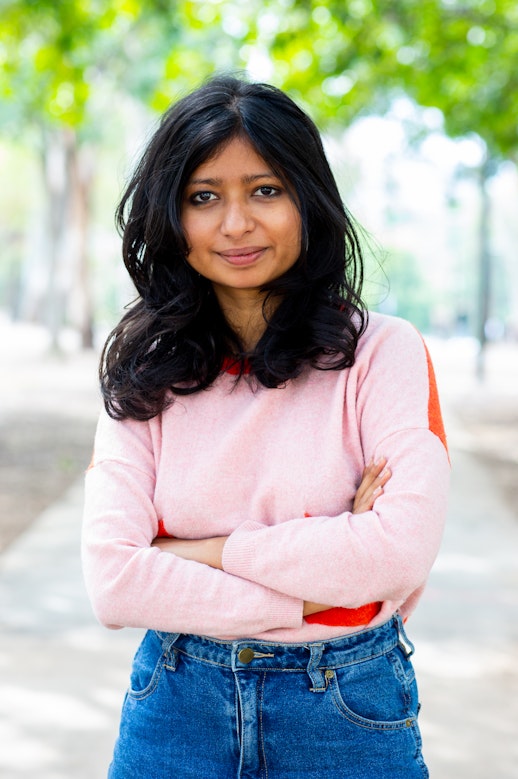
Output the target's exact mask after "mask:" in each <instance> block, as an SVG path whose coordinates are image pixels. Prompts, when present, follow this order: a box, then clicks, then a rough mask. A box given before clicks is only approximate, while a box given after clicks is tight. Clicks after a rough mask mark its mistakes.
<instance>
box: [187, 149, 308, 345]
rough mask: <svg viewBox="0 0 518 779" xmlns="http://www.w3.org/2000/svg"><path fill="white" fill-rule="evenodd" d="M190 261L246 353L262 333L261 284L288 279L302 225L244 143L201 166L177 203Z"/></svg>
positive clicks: (264, 165)
mask: <svg viewBox="0 0 518 779" xmlns="http://www.w3.org/2000/svg"><path fill="white" fill-rule="evenodd" d="M182 225H183V228H184V231H185V234H186V237H187V241H188V244H189V253H188V255H187V258H186V259H187V262H188V263H189V264H190V265H191V266H192V267H193V268H194V270H196V271H197V272H198V273H200V274H201V275H202V276H204V277H205V278H206V279H209V281H211V282H212V285H213V288H214V291H215V293H216V297H217V298H218V302H219V304H220V306H221V309H222V310H223V313H224V314H225V316H226V317H227V319H228V321H229V323H230V324H231V326H232V327H233V329H234V330H235V331H236V333H237V334H238V335H239V336H240V338H241V341H242V342H243V345H244V346H245V348H246V349H252V348H253V347H254V346H255V344H256V343H257V341H258V340H259V338H260V337H261V335H262V333H263V331H264V329H265V321H264V316H263V311H262V305H263V302H264V298H265V293H264V292H261V288H262V287H263V286H264V284H266V283H268V282H270V281H273V280H274V279H276V278H278V277H279V276H281V275H282V274H283V273H285V272H286V271H287V270H289V268H291V267H292V265H293V264H294V263H295V262H296V261H297V259H298V257H299V254H300V249H301V219H300V215H299V212H298V210H297V206H296V204H295V202H294V200H293V198H292V196H291V194H290V192H289V191H288V190H287V189H286V186H285V185H284V184H283V182H282V181H281V180H280V179H279V178H278V177H277V176H276V175H275V174H274V173H273V172H272V170H271V169H270V167H269V165H268V164H267V163H266V162H265V160H264V159H263V158H262V157H260V156H259V155H258V154H257V152H256V151H255V149H254V148H253V146H252V145H251V144H250V143H249V142H248V141H247V140H245V139H243V138H235V139H234V140H232V141H230V142H229V143H228V144H226V145H225V146H224V147H223V148H222V149H221V150H220V151H218V152H217V153H216V154H215V155H214V156H213V157H211V158H210V159H209V160H207V161H206V162H204V163H203V164H202V165H200V166H199V167H198V168H197V169H196V170H195V171H194V173H193V175H192V176H191V178H190V180H189V181H188V183H187V186H186V188H185V192H184V195H183V199H182Z"/></svg>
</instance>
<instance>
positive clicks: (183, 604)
mask: <svg viewBox="0 0 518 779" xmlns="http://www.w3.org/2000/svg"><path fill="white" fill-rule="evenodd" d="M154 493H155V455H154V449H153V442H152V436H151V434H150V430H149V426H148V424H147V423H142V422H133V421H130V422H128V421H126V422H116V421H114V420H112V419H109V418H108V417H107V416H105V415H102V417H101V420H100V423H99V428H98V434H97V437H96V451H95V455H94V459H93V466H92V467H91V468H90V469H89V471H88V473H87V475H86V482H85V509H84V522H83V539H82V556H83V571H84V577H85V581H86V585H87V590H88V593H89V596H90V599H91V602H92V605H93V609H94V612H95V613H96V615H97V617H98V619H99V620H100V621H101V622H102V623H103V624H105V625H107V626H108V627H144V628H151V629H157V630H163V631H168V632H185V633H202V634H206V635H218V636H224V635H229V636H234V635H254V634H256V633H260V632H264V631H267V630H271V629H274V628H280V627H283V628H298V627H300V626H301V624H302V617H303V613H302V612H303V603H302V600H301V599H298V598H293V597H291V596H288V595H285V594H282V593H280V592H276V591H274V590H271V589H270V588H268V587H265V586H263V585H260V584H256V583H254V582H251V581H247V580H245V579H242V578H239V577H237V576H233V575H232V574H229V573H226V572H224V571H222V570H216V569H215V568H213V567H209V566H208V565H202V564H200V563H199V562H193V561H191V560H187V559H181V558H180V557H179V556H178V555H173V554H163V553H161V551H160V549H159V548H157V547H156V546H152V545H151V544H152V541H153V539H154V538H155V536H156V535H157V532H158V517H157V514H156V510H155V506H154Z"/></svg>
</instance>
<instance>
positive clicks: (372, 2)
mask: <svg viewBox="0 0 518 779" xmlns="http://www.w3.org/2000/svg"><path fill="white" fill-rule="evenodd" d="M275 5H276V3H270V4H269V5H268V6H267V7H266V8H265V9H264V11H263V13H264V14H269V13H270V11H271V9H272V8H273V7H274V6H275ZM286 5H287V8H286V11H285V13H284V14H283V15H282V17H281V18H280V19H279V23H278V26H277V28H276V29H275V30H274V31H273V33H272V35H271V42H270V51H271V56H272V58H273V61H274V67H275V72H276V74H277V76H278V80H279V83H280V85H281V86H283V87H284V88H287V89H289V90H291V91H292V92H294V93H298V94H299V95H300V97H301V98H303V99H304V100H305V101H306V102H308V103H310V104H311V106H312V109H313V111H316V112H317V113H318V115H319V116H320V117H321V120H322V121H323V122H325V123H327V124H329V123H336V122H338V123H344V122H350V121H352V119H354V118H356V117H357V116H359V115H361V114H362V113H371V112H373V111H374V112H375V111H383V110H384V109H385V108H386V107H387V105H388V104H389V103H390V100H391V98H393V97H394V96H395V95H397V94H401V93H402V92H404V93H405V94H406V95H409V96H410V97H412V98H413V99H414V100H415V101H416V102H417V103H418V104H420V105H421V106H430V107H432V106H433V107H436V108H438V109H440V111H441V112H442V114H443V117H444V127H445V130H446V132H447V133H448V134H449V135H450V136H452V137H458V136H466V135H470V134H477V135H478V136H479V137H480V138H481V139H482V141H483V143H484V147H485V153H484V155H483V158H482V160H481V163H480V168H479V171H478V181H479V188H480V242H479V258H478V277H479V306H478V311H479V314H478V323H477V336H478V339H479V342H480V346H481V349H480V359H479V364H478V371H479V374H480V375H482V374H483V353H484V347H485V344H486V322H487V319H488V316H489V308H490V295H491V266H490V263H491V250H490V246H489V244H488V229H489V224H490V221H491V215H490V198H489V195H488V189H487V182H488V179H489V178H490V177H491V176H492V175H493V173H494V172H495V170H496V169H497V165H498V161H499V160H502V159H513V160H516V159H517V156H518V127H517V123H516V116H518V70H517V68H516V63H517V62H518V5H517V4H516V3H515V2H514V0H419V1H416V0H352V2H348V3H343V2H341V1H340V0H327V2H325V1H324V0H293V1H292V2H291V3H287V4H286ZM257 24H258V28H260V26H261V16H259V19H258V23H257Z"/></svg>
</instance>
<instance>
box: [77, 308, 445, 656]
mask: <svg viewBox="0 0 518 779" xmlns="http://www.w3.org/2000/svg"><path fill="white" fill-rule="evenodd" d="M382 456H385V457H387V458H388V463H389V466H390V468H391V469H392V472H393V476H392V478H391V479H390V481H389V482H388V484H387V486H386V487H385V492H384V494H383V495H382V496H381V497H379V498H378V499H377V501H376V503H375V505H374V509H373V510H372V511H369V512H365V513H363V514H357V515H353V514H351V513H350V509H351V507H352V501H353V498H354V495H355V492H356V489H357V487H358V485H359V483H360V481H361V473H362V470H363V467H364V464H365V463H366V462H368V461H369V460H370V459H371V458H372V457H374V458H375V459H378V458H380V457H382ZM449 470H450V469H449V461H448V455H447V451H446V445H445V440H444V431H443V428H442V421H441V417H440V410H439V404H438V400H437V394H436V388H435V381H434V377H433V370H432V368H431V364H430V362H429V359H428V355H427V352H426V349H425V346H424V343H423V341H422V339H421V337H420V335H419V334H418V333H417V332H416V330H415V329H414V328H413V327H412V326H411V325H409V324H408V323H406V322H404V321H402V320H399V319H395V318H391V317H386V316H381V315H379V314H371V315H370V324H369V327H368V329H367V332H366V333H365V334H364V335H363V336H362V338H361V339H360V343H359V346H358V349H357V357H356V362H355V364H354V366H353V367H352V368H350V369H346V370H342V371H317V370H309V369H308V370H307V371H306V372H305V373H304V374H303V375H302V376H301V377H299V378H298V379H296V380H293V381H289V382H288V383H287V384H286V386H285V387H283V388H279V389H265V388H264V387H257V386H256V385H251V383H250V382H249V380H248V379H247V378H242V379H240V380H239V381H238V382H237V383H236V377H235V376H232V375H230V374H229V373H222V374H221V375H220V377H219V378H218V379H217V381H216V382H215V383H214V384H213V386H212V387H211V388H210V389H209V390H206V391H202V392H199V393H197V394H195V395H191V396H189V397H179V398H177V399H176V400H175V402H174V404H173V405H171V407H170V408H169V409H168V410H167V411H166V412H164V413H163V414H162V415H161V416H158V417H155V418H154V419H152V420H150V421H149V422H136V421H133V420H125V421H123V422H120V421H114V420H112V419H110V418H109V417H108V416H107V415H106V414H104V413H103V414H102V415H101V418H100V421H99V426H98V431H97V435H96V441H95V452H94V458H93V462H92V467H91V468H90V469H89V471H88V473H87V476H86V501H85V516H84V531H83V562H84V574H85V579H86V584H87V588H88V591H89V595H90V598H91V600H92V603H93V608H94V611H95V613H96V615H97V617H98V619H99V620H100V621H101V622H102V623H104V624H105V625H107V626H108V627H122V626H133V627H146V628H153V629H158V630H162V631H169V632H182V633H194V634H202V635H208V636H214V637H220V638H235V637H257V638H259V637H260V638H262V639H269V640H276V641H283V642H292V641H293V642H301V641H308V640H319V639H322V638H330V637H334V636H337V635H343V634H345V633H348V632H352V631H355V630H358V629H359V628H358V627H344V626H343V625H336V626H333V625H323V624H314V623H309V622H307V621H305V620H304V619H303V616H302V609H303V601H304V600H309V601H315V602H317V603H328V604H333V605H335V606H341V607H347V608H358V607H360V606H363V605H364V604H368V603H372V602H376V601H380V602H382V604H381V610H380V611H379V613H377V615H376V616H375V617H374V618H373V619H372V620H371V622H370V623H369V626H374V625H376V624H379V623H381V622H383V621H385V620H387V619H388V618H389V617H390V616H391V615H392V614H393V613H394V612H395V611H396V610H399V611H400V613H401V614H402V616H403V617H404V618H406V617H407V616H408V615H409V614H410V612H411V611H412V610H413V608H414V607H415V605H416V603H417V601H418V599H419V597H420V595H421V593H422V590H423V587H424V585H425V582H426V579H427V577H428V574H429V572H430V569H431V566H432V564H433V562H434V559H435V557H436V554H437V551H438V549H439V544H440V540H441V535H442V530H443V524H444V519H445V514H446V502H447V485H448V481H449ZM160 527H164V528H165V530H166V531H167V532H168V533H170V534H171V535H174V536H175V537H178V538H207V537H211V536H226V535H228V536H229V539H228V541H227V542H226V544H225V548H224V554H223V567H224V571H220V570H216V569H213V568H210V567H208V566H205V565H202V564H201V563H197V562H191V561H186V560H182V559H180V558H178V557H176V556H175V555H172V554H170V553H166V552H161V551H160V550H159V549H158V548H156V547H151V546H150V543H151V542H152V540H153V539H154V538H155V537H156V536H157V534H158V532H159V528H160Z"/></svg>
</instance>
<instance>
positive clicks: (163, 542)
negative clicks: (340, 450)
mask: <svg viewBox="0 0 518 779" xmlns="http://www.w3.org/2000/svg"><path fill="white" fill-rule="evenodd" d="M386 466H387V460H386V458H384V457H382V458H381V459H380V460H379V461H378V462H376V463H375V462H373V461H371V462H370V463H369V464H368V465H367V466H366V467H365V468H364V471H363V474H362V480H361V482H360V485H359V487H358V489H357V491H356V495H355V498H354V503H353V510H352V513H353V514H361V513H363V512H364V511H370V510H371V509H372V508H373V506H374V502H375V500H376V498H378V497H379V496H380V495H382V494H383V488H384V486H385V484H386V483H387V482H388V480H389V479H390V477H391V472H390V469H389V468H387V467H386ZM227 538H228V536H218V537H214V538H203V539H196V540H189V539H177V538H155V540H154V541H153V543H152V546H155V547H157V548H158V549H160V550H161V551H162V552H168V553H170V554H174V555H176V556H177V557H180V558H182V559H183V560H191V561H195V562H198V563H202V564H203V565H208V566H210V567H211V568H216V569H219V570H223V563H222V558H223V548H224V546H225V543H226V541H227ZM328 608H329V606H325V605H323V604H321V603H313V602H311V601H304V608H303V615H304V616H305V617H307V616H309V615H310V614H315V613H317V612H319V611H325V610H327V609H328Z"/></svg>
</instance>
